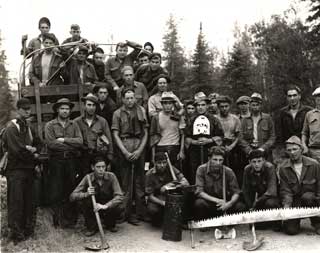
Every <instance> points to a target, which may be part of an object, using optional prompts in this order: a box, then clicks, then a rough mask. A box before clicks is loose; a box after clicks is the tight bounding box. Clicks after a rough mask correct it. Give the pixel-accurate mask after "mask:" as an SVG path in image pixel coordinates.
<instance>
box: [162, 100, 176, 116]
mask: <svg viewBox="0 0 320 253" xmlns="http://www.w3.org/2000/svg"><path fill="white" fill-rule="evenodd" d="M161 104H162V107H163V111H164V112H168V113H169V112H172V110H173V106H174V104H173V102H170V101H164V102H162V103H161Z"/></svg>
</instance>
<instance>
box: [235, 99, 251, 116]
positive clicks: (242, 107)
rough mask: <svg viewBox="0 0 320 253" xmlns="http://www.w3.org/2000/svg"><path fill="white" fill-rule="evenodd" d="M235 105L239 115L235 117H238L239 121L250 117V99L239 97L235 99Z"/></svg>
mask: <svg viewBox="0 0 320 253" xmlns="http://www.w3.org/2000/svg"><path fill="white" fill-rule="evenodd" d="M236 104H237V107H238V109H239V114H238V115H237V116H238V117H239V119H240V120H242V119H243V118H248V117H250V110H249V105H250V97H248V96H241V97H239V98H238V99H237V101H236Z"/></svg>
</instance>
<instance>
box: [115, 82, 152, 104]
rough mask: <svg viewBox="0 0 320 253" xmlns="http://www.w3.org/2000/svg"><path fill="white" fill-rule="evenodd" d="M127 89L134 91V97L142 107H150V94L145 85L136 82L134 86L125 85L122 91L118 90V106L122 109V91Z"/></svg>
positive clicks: (121, 88)
mask: <svg viewBox="0 0 320 253" xmlns="http://www.w3.org/2000/svg"><path fill="white" fill-rule="evenodd" d="M127 88H133V89H134V96H135V98H136V103H137V104H138V105H140V106H143V107H144V109H147V105H148V98H149V96H148V92H147V89H146V87H145V86H144V84H143V83H140V82H137V81H134V83H133V85H127V84H123V85H122V86H121V87H120V89H118V90H117V105H118V107H120V106H121V105H122V95H121V93H122V90H123V89H127Z"/></svg>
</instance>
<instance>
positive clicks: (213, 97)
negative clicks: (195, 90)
mask: <svg viewBox="0 0 320 253" xmlns="http://www.w3.org/2000/svg"><path fill="white" fill-rule="evenodd" d="M218 96H219V94H218V93H215V92H214V93H210V94H209V96H208V98H209V99H210V100H212V99H217V97H218Z"/></svg>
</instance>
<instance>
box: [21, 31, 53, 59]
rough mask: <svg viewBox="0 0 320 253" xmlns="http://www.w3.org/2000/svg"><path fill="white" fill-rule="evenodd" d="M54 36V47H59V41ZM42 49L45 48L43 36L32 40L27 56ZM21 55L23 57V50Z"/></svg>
mask: <svg viewBox="0 0 320 253" xmlns="http://www.w3.org/2000/svg"><path fill="white" fill-rule="evenodd" d="M53 36H54V45H56V46H57V45H59V41H58V39H57V37H56V36H55V35H54V34H53ZM40 48H43V39H42V36H41V34H40V35H39V36H38V37H36V38H33V39H32V40H30V42H29V43H28V46H27V47H26V56H27V55H28V54H30V53H31V52H33V51H35V50H37V49H40ZM21 55H23V49H21Z"/></svg>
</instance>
